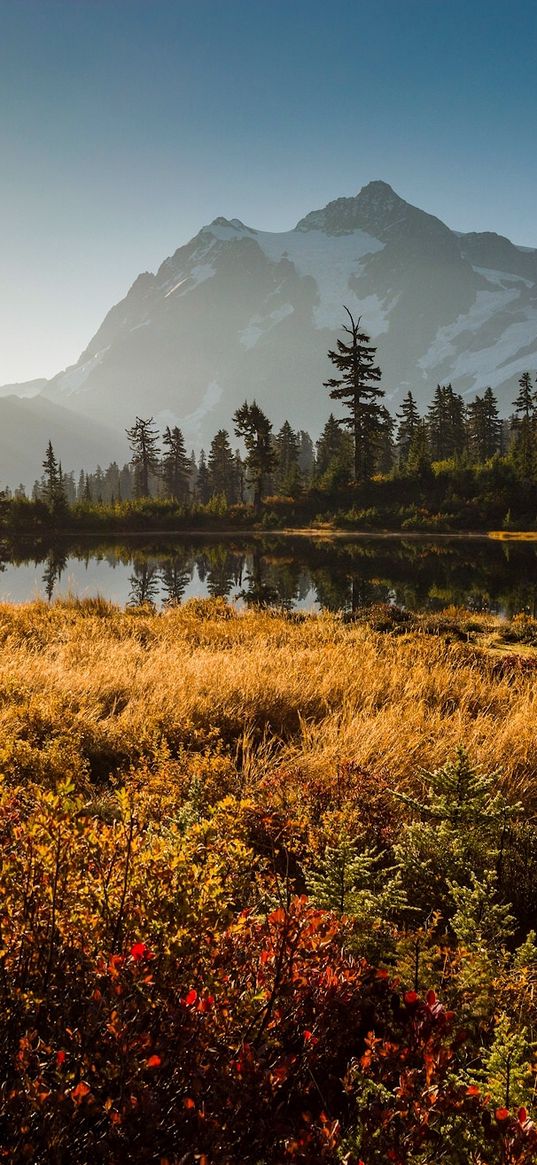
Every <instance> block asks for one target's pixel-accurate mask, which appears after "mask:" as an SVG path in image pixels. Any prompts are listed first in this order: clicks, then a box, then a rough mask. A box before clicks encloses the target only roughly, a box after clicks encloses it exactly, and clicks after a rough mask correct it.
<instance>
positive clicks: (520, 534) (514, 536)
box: [488, 530, 537, 542]
mask: <svg viewBox="0 0 537 1165" xmlns="http://www.w3.org/2000/svg"><path fill="white" fill-rule="evenodd" d="M488 536H489V538H496V539H497V540H498V541H499V542H537V530H489V532H488Z"/></svg>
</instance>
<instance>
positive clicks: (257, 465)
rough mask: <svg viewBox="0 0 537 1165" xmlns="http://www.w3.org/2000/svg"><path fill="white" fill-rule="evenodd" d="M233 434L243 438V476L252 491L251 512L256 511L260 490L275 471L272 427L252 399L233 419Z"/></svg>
mask: <svg viewBox="0 0 537 1165" xmlns="http://www.w3.org/2000/svg"><path fill="white" fill-rule="evenodd" d="M233 421H234V425H235V433H236V435H237V437H242V439H243V441H244V444H245V447H246V461H245V468H246V477H247V481H248V484H249V485H250V486H251V487H252V489H253V495H254V497H253V501H254V510H256V511H257V510H259V507H260V505H261V499H262V497H263V488H264V485H265V482H266V480H267V478H268V477H269V475H270V474H271V473H272V470H273V468H274V461H275V458H274V450H273V448H272V425H271V423H270V421H269V419H268V417H266V416H265V414H264V412H263V411H262V409H260V408H259V405H258V404H257V403H256V401H255V400H254V401H253V402H252V404H251V405H249V404H248V403H247V401H245V402H244V404H243V405H241V407H240V409H237V411H236V413H235V414H234V416H233Z"/></svg>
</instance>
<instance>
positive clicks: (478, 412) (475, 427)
mask: <svg viewBox="0 0 537 1165" xmlns="http://www.w3.org/2000/svg"><path fill="white" fill-rule="evenodd" d="M501 432H502V422H501V420H500V415H499V412H498V402H497V400H496V397H495V396H494V393H493V391H492V389H491V388H486V389H485V392H484V394H483V396H482V397H480V396H476V398H475V400H473V401H472V402H471V403H470V404H469V405H468V411H467V433H468V452H469V454H470V458H471V460H472V461H473V462H474V463H477V464H479V463H482V462H484V461H488V460H489V459H490V458H491V457H494V455H495V453H499V451H500V445H501Z"/></svg>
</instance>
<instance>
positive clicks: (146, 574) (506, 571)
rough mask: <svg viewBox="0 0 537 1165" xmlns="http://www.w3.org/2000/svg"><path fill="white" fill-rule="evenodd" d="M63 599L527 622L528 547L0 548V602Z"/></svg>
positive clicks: (243, 540)
mask: <svg viewBox="0 0 537 1165" xmlns="http://www.w3.org/2000/svg"><path fill="white" fill-rule="evenodd" d="M68 593H71V594H74V595H77V596H79V597H87V596H93V595H102V596H103V597H105V598H107V599H111V600H112V601H113V602H116V603H119V604H121V605H126V604H133V605H137V604H140V603H144V602H150V603H153V604H155V605H156V606H162V605H163V604H165V603H168V602H184V601H185V600H187V599H189V598H192V597H206V596H210V595H214V596H220V595H221V596H224V597H226V598H228V599H230V600H232V601H235V602H237V603H238V604H240V605H244V604H248V603H265V604H274V605H278V606H283V607H286V608H288V609H290V608H297V607H299V608H304V609H311V610H319V609H321V608H328V609H330V610H343V611H350V610H353V609H356V608H358V607H360V606H369V605H370V604H371V603H385V602H388V603H397V604H399V605H401V606H404V607H407V608H409V609H411V610H420V609H429V610H438V609H440V608H442V607H445V606H448V605H450V604H456V605H457V606H466V607H469V608H471V609H473V610H490V611H494V612H499V613H502V614H506V615H512V614H515V613H516V612H517V611H527V612H528V613H530V614H533V615H537V542H517V543H506V542H495V541H492V540H486V539H449V538H447V539H442V540H440V539H437V540H435V539H434V538H412V539H409V538H406V539H405V538H399V537H390V538H384V539H383V538H367V537H366V538H360V539H348V540H347V539H340V538H338V539H332V540H330V539H317V540H316V539H315V538H300V537H278V536H271V537H268V538H263V539H261V538H252V537H250V538H247V537H241V536H235V535H234V536H232V537H227V538H225V539H224V538H222V539H220V540H218V539H207V538H204V537H201V536H200V537H194V536H189V537H183V538H173V539H169V538H167V539H165V540H162V539H160V540H157V539H153V540H144V541H143V542H142V541H140V540H137V539H132V540H130V541H129V540H126V541H114V542H107V543H106V544H103V543H98V542H97V541H96V540H92V541H90V540H89V539H86V540H85V541H84V542H82V541H80V540H79V541H78V542H77V543H76V544H74V543H69V542H61V543H57V544H56V545H55V546H49V547H43V548H42V549H40V550H38V549H36V548H35V546H33V547H31V548H30V547H28V548H24V547H22V546H18V547H17V549H16V550H13V549H12V550H11V551H9V552H8V550H7V549H6V548H4V550H3V552H2V558H1V560H0V600H2V601H10V602H16V603H19V602H26V601H28V600H29V599H34V598H37V597H42V598H45V599H52V598H55V597H57V596H59V595H66V594H68Z"/></svg>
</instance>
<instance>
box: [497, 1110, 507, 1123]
mask: <svg viewBox="0 0 537 1165" xmlns="http://www.w3.org/2000/svg"><path fill="white" fill-rule="evenodd" d="M495 1116H496V1120H497V1121H506V1120H507V1118H508V1116H509V1109H508V1108H497V1109H496V1113H495Z"/></svg>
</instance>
